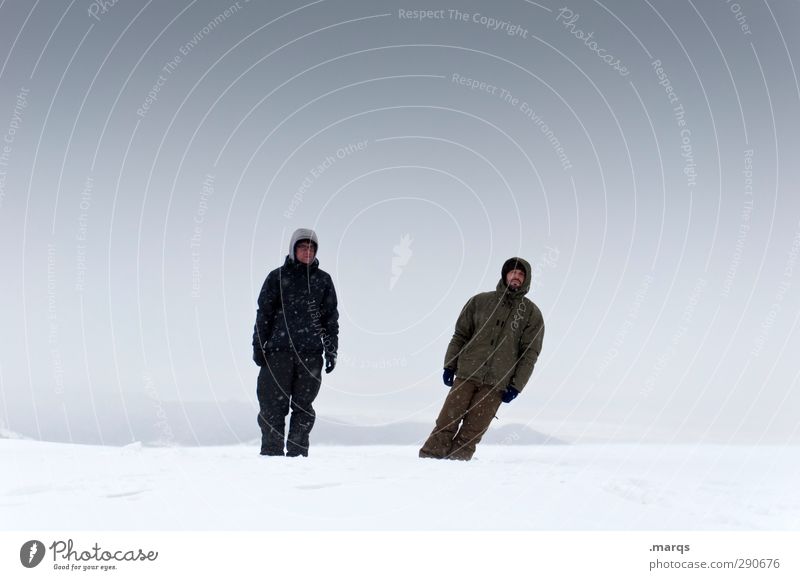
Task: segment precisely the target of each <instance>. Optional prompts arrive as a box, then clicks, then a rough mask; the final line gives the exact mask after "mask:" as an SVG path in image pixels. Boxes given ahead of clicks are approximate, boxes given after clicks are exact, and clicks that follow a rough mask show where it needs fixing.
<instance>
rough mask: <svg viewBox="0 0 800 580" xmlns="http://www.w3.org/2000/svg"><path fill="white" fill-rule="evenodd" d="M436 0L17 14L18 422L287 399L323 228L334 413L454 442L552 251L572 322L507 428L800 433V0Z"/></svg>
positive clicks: (0, 361) (4, 239)
mask: <svg viewBox="0 0 800 580" xmlns="http://www.w3.org/2000/svg"><path fill="white" fill-rule="evenodd" d="M424 4H425V6H426V10H430V11H431V12H428V13H422V14H420V13H418V12H414V11H415V10H418V7H417V6H414V5H405V6H403V7H402V8H400V7H399V6H398V5H396V4H394V3H390V2H344V1H333V0H322V1H319V2H313V3H309V4H301V3H297V4H295V3H256V2H246V1H244V0H241V1H240V2H236V3H230V4H227V3H225V2H215V3H212V2H204V1H199V0H198V1H195V2H169V3H160V2H143V1H136V0H119V1H118V2H116V3H114V4H112V3H106V5H105V7H102V8H101V7H100V4H98V3H91V2H88V1H86V0H76V1H74V2H71V3H66V2H63V3H54V2H47V3H37V4H35V5H33V4H31V3H29V2H23V1H20V0H16V1H14V0H12V1H7V2H5V3H3V5H2V7H0V67H2V68H0V83H1V84H0V88H1V90H0V131H1V132H2V135H0V139H3V141H2V143H0V242H1V243H2V247H3V248H4V251H3V252H2V256H0V260H2V262H0V264H1V266H2V272H3V276H2V277H1V278H0V293H1V295H2V297H3V304H4V306H3V308H2V310H0V328H1V329H2V330H1V331H0V338H1V339H2V349H0V392H1V394H2V398H0V422H2V423H4V424H5V426H6V427H7V428H9V429H11V430H14V431H19V432H23V433H26V434H28V435H30V436H34V437H46V438H57V439H63V440H68V439H70V431H71V429H72V428H73V427H74V426H75V425H79V424H86V423H87V422H88V423H89V424H91V423H96V424H97V425H98V427H97V428H98V430H99V432H98V436H99V437H100V438H101V439H102V427H101V421H98V417H103V416H115V417H116V416H117V415H116V414H118V413H121V414H122V415H120V416H121V417H125V419H124V420H126V421H128V422H129V423H131V431H132V433H134V436H135V431H136V423H137V422H141V421H144V422H147V423H149V424H152V423H154V422H155V421H159V420H160V419H159V418H158V417H157V411H158V409H159V404H160V403H159V402H163V403H164V404H165V405H166V403H167V402H175V401H178V402H190V401H192V402H194V401H212V402H213V401H240V402H242V403H247V404H250V405H252V406H253V410H254V412H255V400H254V399H255V379H256V375H257V368H256V367H255V366H254V365H253V364H252V361H251V358H250V357H251V347H250V340H251V334H252V325H253V321H254V317H255V307H256V304H255V301H256V297H257V294H258V291H259V289H260V287H261V284H262V282H263V279H264V277H265V275H266V273H267V272H268V271H269V270H271V269H273V268H275V267H277V266H278V265H279V264H280V263H281V262H282V260H283V257H284V255H285V254H286V251H287V250H286V247H287V244H288V238H289V236H290V235H291V232H292V231H293V230H294V229H296V228H298V227H313V228H315V229H316V230H317V232H318V234H319V237H320V250H319V255H318V257H319V260H320V265H321V267H322V268H323V269H324V270H326V271H328V272H329V273H330V274H331V275H332V276H333V279H334V282H335V284H336V287H337V291H338V294H339V298H340V312H341V335H340V345H341V346H340V355H341V356H340V364H339V366H338V367H337V369H336V371H335V372H334V373H333V374H331V375H329V376H325V378H324V384H323V390H322V393H321V395H320V397H319V399H318V403H317V405H316V407H317V411H318V415H319V417H320V420H321V421H326V420H341V419H347V420H351V421H355V422H358V423H360V424H372V423H387V422H406V421H414V422H420V421H421V422H430V423H431V424H432V421H433V418H434V417H435V415H436V413H437V412H438V408H439V406H440V404H441V402H442V400H443V397H444V395H445V392H446V391H445V387H444V386H443V385H442V384H441V378H440V375H441V367H442V359H443V356H444V351H445V348H446V346H447V342H448V340H449V339H450V336H451V334H452V331H453V326H454V323H455V319H456V317H457V315H458V313H459V311H460V309H461V307H462V305H463V304H464V302H465V301H466V300H467V299H468V298H469V297H470V296H471V295H473V294H475V293H477V292H480V291H485V290H490V289H493V288H494V286H495V284H496V282H497V279H498V277H499V269H500V266H501V264H502V262H503V261H504V260H505V259H506V258H508V257H510V256H513V255H520V256H523V257H525V258H527V259H528V260H530V261H531V263H532V264H533V267H534V271H535V276H534V281H533V287H532V291H531V293H530V294H529V297H530V298H531V299H533V300H534V302H536V303H537V305H538V306H539V307H540V308H541V310H542V311H543V313H544V316H545V321H546V326H547V332H546V336H545V342H544V349H543V351H542V354H541V357H540V360H539V363H538V365H537V367H536V369H535V371H534V374H533V377H532V380H531V382H530V384H529V385H528V386H527V389H526V390H525V392H524V393H523V395H522V396H520V397H519V398H518V399H517V400H516V401H515V402H514V403H513V404H511V405H507V406H504V407H503V408H502V409H501V414H500V419H501V421H502V422H510V421H513V422H519V423H524V424H527V425H528V426H529V427H531V428H533V429H536V430H537V431H541V432H545V433H551V434H553V435H554V436H557V437H562V438H564V439H567V440H572V441H591V440H598V439H602V440H607V439H611V440H620V441H622V440H625V441H698V442H748V443H786V442H797V441H798V430H797V416H798V412H800V394H798V389H797V381H798V365H797V363H796V359H795V358H794V356H793V355H791V353H792V352H797V350H798V347H800V338H799V336H800V334H798V332H797V331H796V329H797V323H798V315H800V308H799V306H800V304H799V303H798V293H797V291H796V286H797V284H798V281H799V279H800V265H799V264H798V254H799V253H800V201H798V195H797V185H796V184H797V183H798V182H800V179H799V178H800V175H798V166H797V162H796V160H797V159H798V158H800V147H798V131H797V119H798V114H797V113H798V105H799V104H800V85H799V84H798V79H797V71H796V66H795V63H796V62H800V61H798V55H800V41H798V39H797V36H796V35H795V34H793V32H794V30H795V29H796V27H797V25H798V24H800V5H799V4H797V3H796V2H779V1H775V0H770V1H766V2H763V1H762V2H755V1H752V2H751V1H747V0H745V1H742V2H739V3H733V2H727V1H725V0H715V1H712V0H704V1H699V2H698V1H692V0H689V1H685V2H684V1H680V2H672V1H666V0H660V1H655V0H651V1H647V0H645V1H643V2H635V3H631V2H622V1H614V2H605V3H600V2H596V1H595V2H590V1H575V2H569V3H567V4H563V3H558V4H556V3H551V2H547V1H544V2H538V3H534V2H527V1H523V0H519V1H513V2H503V3H494V4H490V3H486V2H483V3H480V2H450V3H446V4H435V3H433V4H432V3H424ZM423 16H424V18H422V17H423ZM143 398H144V399H146V400H149V401H151V403H152V404H151V405H150V406H149V407H148V408H149V409H150V416H148V415H147V414H146V413H145V415H143V416H142V415H140V414H136V415H135V416H134V414H133V413H129V414H127V416H126V409H132V408H133V405H134V402H135V401H139V400H141V399H143ZM54 417H55V419H54ZM190 419H191V418H190ZM252 426H253V430H254V436H255V434H256V424H255V419H253V421H252ZM195 427H196V429H198V430H203V429H204V428H205V426H204V425H202V424H198V425H196V426H195Z"/></svg>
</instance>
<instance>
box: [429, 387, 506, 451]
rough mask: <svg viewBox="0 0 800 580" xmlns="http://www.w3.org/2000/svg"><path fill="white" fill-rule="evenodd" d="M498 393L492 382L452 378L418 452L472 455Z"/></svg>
mask: <svg viewBox="0 0 800 580" xmlns="http://www.w3.org/2000/svg"><path fill="white" fill-rule="evenodd" d="M502 397H503V395H502V393H501V392H500V391H499V390H497V389H496V388H495V387H494V386H492V385H482V384H480V383H477V382H473V381H465V380H463V379H456V380H455V384H454V385H453V387H452V388H451V389H450V393H449V394H448V395H447V398H446V399H445V401H444V405H443V406H442V410H441V412H440V413H439V417H438V418H437V419H436V427H434V429H433V432H432V433H431V434H430V437H428V440H427V441H425V444H424V445H423V446H422V449H420V450H419V456H420V457H434V458H436V459H462V460H469V459H472V455H473V454H474V453H475V446H476V445H478V443H479V442H480V440H481V438H482V437H483V435H484V433H486V431H487V430H488V429H489V424H490V423H491V422H492V418H494V415H495V413H497V409H498V407H500V403H502V402H503V398H502ZM459 423H460V424H461V426H460V428H459Z"/></svg>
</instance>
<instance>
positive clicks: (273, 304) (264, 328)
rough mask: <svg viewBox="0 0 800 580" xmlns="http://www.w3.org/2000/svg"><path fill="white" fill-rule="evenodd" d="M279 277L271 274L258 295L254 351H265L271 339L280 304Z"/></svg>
mask: <svg viewBox="0 0 800 580" xmlns="http://www.w3.org/2000/svg"><path fill="white" fill-rule="evenodd" d="M278 284H279V282H278V279H277V277H276V276H275V275H274V274H273V273H272V272H270V274H269V275H268V276H267V279H266V280H264V285H263V286H261V293H260V294H259V295H258V310H257V311H256V324H255V328H254V329H253V350H256V349H258V350H263V349H264V344H266V342H267V340H268V339H269V335H270V332H271V331H272V326H273V323H274V321H275V315H276V313H277V311H278V306H279V304H280V296H279V294H280V288H279V286H278Z"/></svg>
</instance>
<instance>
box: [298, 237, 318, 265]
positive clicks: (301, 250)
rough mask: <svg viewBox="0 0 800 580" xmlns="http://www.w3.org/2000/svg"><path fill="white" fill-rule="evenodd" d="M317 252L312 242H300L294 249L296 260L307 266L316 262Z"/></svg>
mask: <svg viewBox="0 0 800 580" xmlns="http://www.w3.org/2000/svg"><path fill="white" fill-rule="evenodd" d="M316 254H317V251H316V250H315V249H314V244H312V243H311V242H299V243H298V244H297V245H296V246H295V247H294V258H295V260H297V261H298V262H302V263H303V264H305V265H306V266H307V265H308V264H310V263H311V262H313V261H314V256H316Z"/></svg>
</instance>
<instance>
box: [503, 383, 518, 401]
mask: <svg viewBox="0 0 800 580" xmlns="http://www.w3.org/2000/svg"><path fill="white" fill-rule="evenodd" d="M517 395H519V391H518V390H517V389H515V388H514V386H513V385H508V386H507V387H506V390H505V391H504V392H503V402H504V403H510V402H511V401H513V400H514V399H516V398H517Z"/></svg>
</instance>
